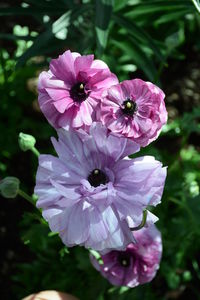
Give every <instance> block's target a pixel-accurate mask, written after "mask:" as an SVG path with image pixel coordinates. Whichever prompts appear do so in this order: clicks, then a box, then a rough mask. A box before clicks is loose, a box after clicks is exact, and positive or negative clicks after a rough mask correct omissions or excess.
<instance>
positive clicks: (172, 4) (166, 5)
mask: <svg viewBox="0 0 200 300" xmlns="http://www.w3.org/2000/svg"><path fill="white" fill-rule="evenodd" d="M192 6H193V5H192V4H191V3H190V2H189V1H188V0H185V1H184V0H183V1H180V0H159V1H156V0H154V1H148V3H146V2H145V3H141V4H139V5H135V7H134V9H131V10H130V11H129V12H127V13H126V16H127V17H130V18H136V17H140V16H143V17H144V15H146V14H156V13H160V14H161V15H162V14H164V13H165V12H170V11H172V12H173V11H179V10H180V9H187V10H188V12H191V11H193V7H192Z"/></svg>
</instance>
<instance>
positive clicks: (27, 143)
mask: <svg viewBox="0 0 200 300" xmlns="http://www.w3.org/2000/svg"><path fill="white" fill-rule="evenodd" d="M18 142H19V147H20V149H21V150H22V151H27V150H31V149H32V148H33V147H34V146H35V143H36V139H35V138H34V137H33V136H32V135H30V134H25V133H22V132H20V134H19V139H18Z"/></svg>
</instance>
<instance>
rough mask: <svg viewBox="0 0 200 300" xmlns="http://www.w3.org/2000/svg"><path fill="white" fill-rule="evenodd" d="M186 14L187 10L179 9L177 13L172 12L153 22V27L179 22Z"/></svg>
mask: <svg viewBox="0 0 200 300" xmlns="http://www.w3.org/2000/svg"><path fill="white" fill-rule="evenodd" d="M187 13H188V9H187V8H185V9H180V10H179V11H174V12H171V13H168V14H164V15H163V16H161V17H160V18H158V19H157V20H156V21H155V25H160V24H164V23H168V22H172V21H177V20H181V17H183V16H185V15H186V14H187Z"/></svg>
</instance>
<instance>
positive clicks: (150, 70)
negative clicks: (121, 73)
mask: <svg viewBox="0 0 200 300" xmlns="http://www.w3.org/2000/svg"><path fill="white" fill-rule="evenodd" d="M130 40H131V43H130V42H128V41H123V43H121V42H118V41H116V40H115V41H112V43H113V44H114V45H115V46H117V47H118V48H119V49H121V50H122V51H123V52H124V53H126V54H128V55H129V57H130V60H133V61H134V63H135V64H136V65H137V66H138V67H139V68H140V69H141V70H142V71H143V72H144V73H145V74H146V76H147V77H148V78H149V80H151V81H152V82H154V80H155V78H156V74H157V73H156V69H155V66H154V64H153V62H152V61H151V59H150V58H149V57H148V56H147V55H146V53H145V52H144V51H143V49H142V48H140V47H139V46H138V44H137V43H136V42H135V41H134V39H133V38H130Z"/></svg>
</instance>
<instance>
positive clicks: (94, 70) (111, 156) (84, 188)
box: [35, 51, 167, 287]
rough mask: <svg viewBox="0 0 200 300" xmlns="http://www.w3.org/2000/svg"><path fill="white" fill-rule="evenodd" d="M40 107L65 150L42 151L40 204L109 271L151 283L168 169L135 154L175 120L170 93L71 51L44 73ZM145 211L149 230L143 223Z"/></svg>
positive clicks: (65, 236) (121, 279) (67, 237)
mask: <svg viewBox="0 0 200 300" xmlns="http://www.w3.org/2000/svg"><path fill="white" fill-rule="evenodd" d="M38 90H39V104H40V108H41V110H42V112H43V113H44V115H45V116H46V118H47V120H48V121H49V123H50V124H51V125H53V126H54V127H55V129H56V130H57V133H58V140H56V139H54V138H53V139H52V143H53V146H54V148H55V150H56V152H57V154H58V156H57V157H54V156H52V155H41V156H40V158H39V167H38V171H37V177H36V187H35V193H36V194H37V195H38V197H39V198H38V201H37V207H38V208H42V214H43V217H44V218H45V220H47V221H48V223H49V226H50V228H51V230H52V231H55V232H58V233H59V235H60V237H61V239H62V241H63V243H64V244H65V245H67V246H68V247H71V246H75V245H82V246H85V247H86V248H91V249H94V250H96V251H99V252H100V254H101V256H102V260H103V265H99V264H98V262H97V261H95V259H94V258H91V259H92V262H93V264H94V265H95V267H96V268H97V269H98V270H99V271H101V273H102V274H103V276H105V277H106V278H108V279H109V280H110V282H111V283H113V284H116V285H127V286H130V287H134V286H136V285H138V284H140V283H144V282H148V281H150V280H151V279H152V278H153V277H154V275H155V273H156V270H157V268H158V266H159V261H160V256H161V250H162V244H161V237H160V233H159V232H158V230H157V229H156V228H155V225H153V223H155V222H156V221H157V217H156V216H155V215H153V214H152V213H150V212H149V211H147V209H148V207H149V206H156V205H157V204H158V203H160V201H161V197H162V193H163V188H164V183H165V178H166V167H162V164H161V163H160V162H159V161H156V160H155V159H154V157H152V156H144V157H139V158H135V159H129V157H128V156H129V155H131V154H134V153H136V152H138V151H139V150H140V147H141V146H146V145H148V144H149V143H150V142H152V141H153V140H155V139H156V138H157V136H158V134H159V132H160V131H161V128H162V126H163V125H164V124H165V123H166V121H167V112H166V109H165V104H164V93H163V92H162V91H161V90H160V89H159V88H158V87H157V86H155V85H154V84H152V83H150V82H145V81H142V80H140V79H134V80H125V81H123V82H121V83H119V81H118V79H117V77H116V75H114V74H113V73H111V72H110V70H109V68H108V66H107V65H106V64H105V63H104V62H102V61H100V60H94V57H93V55H86V56H81V55H80V54H78V53H74V52H70V51H66V52H65V53H64V54H63V55H61V56H59V58H58V59H53V60H52V61H51V63H50V70H49V71H48V72H46V71H44V72H42V73H41V75H40V77H39V83H38ZM144 211H145V212H147V220H146V223H145V228H143V229H140V230H138V231H134V234H133V230H134V229H136V228H140V224H141V221H142V219H143V215H144Z"/></svg>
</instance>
